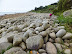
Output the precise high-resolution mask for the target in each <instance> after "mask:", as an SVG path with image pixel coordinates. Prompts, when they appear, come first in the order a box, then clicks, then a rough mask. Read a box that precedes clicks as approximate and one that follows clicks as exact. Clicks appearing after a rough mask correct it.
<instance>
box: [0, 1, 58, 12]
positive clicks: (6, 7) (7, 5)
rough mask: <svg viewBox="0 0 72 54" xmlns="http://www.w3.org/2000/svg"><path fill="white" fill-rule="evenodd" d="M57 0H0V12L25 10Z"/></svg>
mask: <svg viewBox="0 0 72 54" xmlns="http://www.w3.org/2000/svg"><path fill="white" fill-rule="evenodd" d="M57 1H58V0H0V12H27V11H30V10H32V9H34V8H35V7H39V6H46V5H49V4H52V3H55V2H57Z"/></svg>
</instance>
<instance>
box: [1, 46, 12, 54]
mask: <svg viewBox="0 0 72 54" xmlns="http://www.w3.org/2000/svg"><path fill="white" fill-rule="evenodd" d="M12 47H13V45H11V46H9V47H8V48H7V49H6V50H9V49H10V48H12ZM6 50H2V52H1V53H0V54H4V52H5V51H6Z"/></svg>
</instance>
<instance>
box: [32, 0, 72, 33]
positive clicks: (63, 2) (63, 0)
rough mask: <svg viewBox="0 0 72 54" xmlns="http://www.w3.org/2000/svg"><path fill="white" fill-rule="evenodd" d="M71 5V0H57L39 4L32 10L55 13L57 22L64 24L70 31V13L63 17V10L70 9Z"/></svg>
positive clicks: (71, 23)
mask: <svg viewBox="0 0 72 54" xmlns="http://www.w3.org/2000/svg"><path fill="white" fill-rule="evenodd" d="M71 7H72V0H59V2H58V3H53V4H51V5H48V6H45V7H43V6H40V7H39V8H37V7H35V10H32V12H37V13H53V14H54V15H57V16H58V18H57V20H58V22H56V23H60V25H64V26H65V28H66V30H67V31H68V32H72V14H71V15H70V16H67V17H64V16H63V12H64V11H66V10H69V9H71Z"/></svg>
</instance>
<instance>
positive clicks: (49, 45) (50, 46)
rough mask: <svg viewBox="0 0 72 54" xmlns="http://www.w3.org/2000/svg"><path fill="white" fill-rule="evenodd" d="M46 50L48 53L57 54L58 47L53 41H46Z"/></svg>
mask: <svg viewBox="0 0 72 54" xmlns="http://www.w3.org/2000/svg"><path fill="white" fill-rule="evenodd" d="M46 51H47V53H48V54H57V49H56V47H55V46H54V45H53V44H52V43H51V42H47V43H46Z"/></svg>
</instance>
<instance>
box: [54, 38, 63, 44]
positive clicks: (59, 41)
mask: <svg viewBox="0 0 72 54" xmlns="http://www.w3.org/2000/svg"><path fill="white" fill-rule="evenodd" d="M55 42H56V43H62V42H63V41H62V39H61V38H56V39H55Z"/></svg>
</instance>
